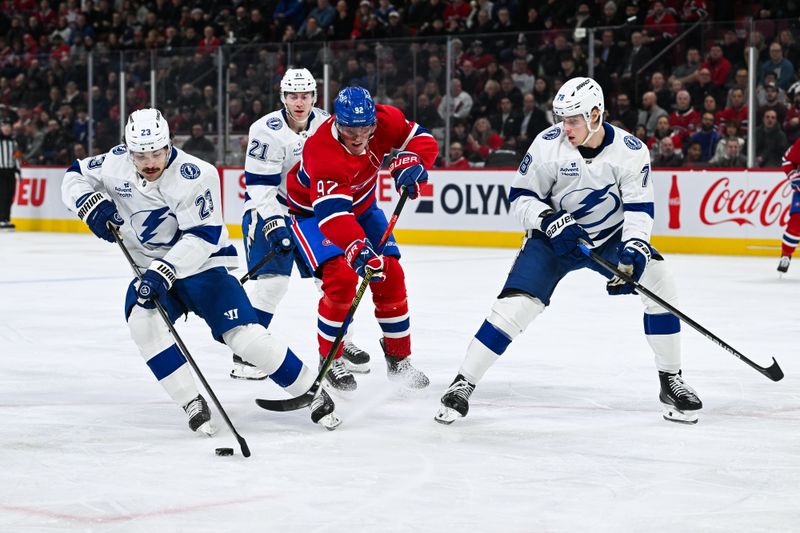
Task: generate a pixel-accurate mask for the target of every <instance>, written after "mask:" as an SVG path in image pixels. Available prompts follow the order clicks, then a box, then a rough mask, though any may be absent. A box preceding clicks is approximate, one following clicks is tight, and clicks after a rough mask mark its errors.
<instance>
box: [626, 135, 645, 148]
mask: <svg viewBox="0 0 800 533" xmlns="http://www.w3.org/2000/svg"><path fill="white" fill-rule="evenodd" d="M622 140H623V141H625V146H627V147H628V148H630V149H631V150H638V149H640V148H641V147H642V141H640V140H639V139H637V138H636V137H634V136H633V135H626V136H625V137H624V138H623V139H622Z"/></svg>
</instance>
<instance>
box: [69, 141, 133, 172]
mask: <svg viewBox="0 0 800 533" xmlns="http://www.w3.org/2000/svg"><path fill="white" fill-rule="evenodd" d="M127 162H128V150H127V148H125V145H124V144H120V145H118V146H115V147H114V148H112V149H111V150H109V151H108V152H106V153H104V154H102V155H96V156H92V157H87V158H85V159H81V160H80V163H81V165H82V166H84V168H86V169H87V170H98V169H100V168H103V169H106V170H107V169H116V168H117V167H119V166H121V165H125V164H126V163H127ZM113 172H114V170H112V173H113Z"/></svg>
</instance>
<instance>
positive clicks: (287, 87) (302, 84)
mask: <svg viewBox="0 0 800 533" xmlns="http://www.w3.org/2000/svg"><path fill="white" fill-rule="evenodd" d="M286 93H312V94H313V102H312V103H311V105H314V104H316V103H317V80H316V79H314V76H312V75H311V72H309V71H308V69H307V68H290V69H288V70H287V71H286V74H284V75H283V79H281V102H283V105H286Z"/></svg>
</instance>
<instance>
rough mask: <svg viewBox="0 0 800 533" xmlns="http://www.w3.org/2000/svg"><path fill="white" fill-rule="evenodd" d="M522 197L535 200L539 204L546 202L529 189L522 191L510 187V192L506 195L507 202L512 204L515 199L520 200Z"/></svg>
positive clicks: (518, 188)
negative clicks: (529, 197)
mask: <svg viewBox="0 0 800 533" xmlns="http://www.w3.org/2000/svg"><path fill="white" fill-rule="evenodd" d="M523 196H531V197H533V198H536V199H537V200H539V201H540V202H545V203H546V202H547V200H545V199H544V198H540V197H539V195H537V194H536V193H535V192H533V191H531V190H529V189H522V188H520V187H511V190H510V191H509V193H508V201H509V202H513V201H514V200H516V199H517V198H521V197H523Z"/></svg>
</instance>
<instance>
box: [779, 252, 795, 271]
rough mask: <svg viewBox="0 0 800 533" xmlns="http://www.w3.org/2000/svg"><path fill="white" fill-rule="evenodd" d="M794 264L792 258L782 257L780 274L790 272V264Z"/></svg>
mask: <svg viewBox="0 0 800 533" xmlns="http://www.w3.org/2000/svg"><path fill="white" fill-rule="evenodd" d="M791 262H792V258H791V257H790V256H788V255H784V256H781V260H780V262H779V263H778V272H780V273H781V274H786V272H787V271H788V270H789V264H790V263H791Z"/></svg>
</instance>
